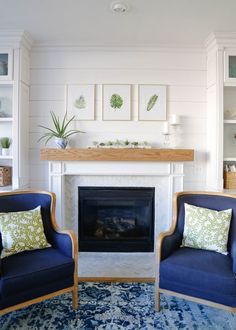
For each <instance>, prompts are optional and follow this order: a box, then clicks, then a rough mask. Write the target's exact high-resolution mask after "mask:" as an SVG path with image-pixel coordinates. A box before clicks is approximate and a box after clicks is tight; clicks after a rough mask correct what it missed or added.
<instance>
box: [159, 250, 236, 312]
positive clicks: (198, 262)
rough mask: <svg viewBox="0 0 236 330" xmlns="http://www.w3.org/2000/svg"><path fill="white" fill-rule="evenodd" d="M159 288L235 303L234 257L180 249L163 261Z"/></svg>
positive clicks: (223, 302) (222, 302)
mask: <svg viewBox="0 0 236 330" xmlns="http://www.w3.org/2000/svg"><path fill="white" fill-rule="evenodd" d="M160 288H162V289H166V290H170V291H175V292H179V293H182V294H186V295H189V296H194V297H198V298H201V299H206V300H211V301H214V302H216V303H220V304H225V305H228V306H236V281H235V275H234V274H233V272H232V259H231V258H230V256H226V255H223V254H220V253H216V252H213V251H206V250H200V249H192V248H179V249H177V250H176V251H175V252H174V253H173V254H172V255H170V256H169V257H168V258H167V259H164V260H163V261H161V263H160Z"/></svg>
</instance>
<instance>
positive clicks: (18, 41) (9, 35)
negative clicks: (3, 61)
mask: <svg viewBox="0 0 236 330" xmlns="http://www.w3.org/2000/svg"><path fill="white" fill-rule="evenodd" d="M32 45H33V38H32V37H31V35H30V34H29V33H28V32H26V31H23V30H3V29H0V46H1V47H15V48H19V47H20V46H23V47H26V48H27V49H28V50H30V49H31V47H32Z"/></svg>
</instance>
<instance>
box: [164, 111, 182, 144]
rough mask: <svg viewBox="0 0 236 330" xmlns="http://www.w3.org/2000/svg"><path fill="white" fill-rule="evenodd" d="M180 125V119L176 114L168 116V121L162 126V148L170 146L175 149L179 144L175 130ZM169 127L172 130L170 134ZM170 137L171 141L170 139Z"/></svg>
mask: <svg viewBox="0 0 236 330" xmlns="http://www.w3.org/2000/svg"><path fill="white" fill-rule="evenodd" d="M179 125H180V117H179V116H178V115H176V114H172V115H171V116H170V119H169V121H165V122H164V124H163V132H162V134H163V135H164V142H163V146H164V148H168V147H170V146H172V147H176V146H177V145H178V144H179V143H178V141H177V130H178V127H179ZM170 127H171V128H172V133H171V131H170ZM171 135H172V139H170V137H171Z"/></svg>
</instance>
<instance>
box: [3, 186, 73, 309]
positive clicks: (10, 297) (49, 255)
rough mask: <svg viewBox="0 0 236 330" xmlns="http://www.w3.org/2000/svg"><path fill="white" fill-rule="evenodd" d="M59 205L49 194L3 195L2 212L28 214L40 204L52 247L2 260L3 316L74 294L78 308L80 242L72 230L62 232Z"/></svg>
mask: <svg viewBox="0 0 236 330" xmlns="http://www.w3.org/2000/svg"><path fill="white" fill-rule="evenodd" d="M55 202H56V197H55V194H53V193H49V192H37V191H17V192H10V193H1V194H0V212H17V211H26V210H31V209H34V208H35V207H37V206H38V205H40V206H41V215H42V219H43V225H44V231H45V235H46V238H47V241H48V242H49V243H50V244H51V247H49V248H46V249H40V250H33V251H27V252H21V253H18V254H15V255H12V256H9V257H6V258H3V259H1V260H0V261H1V264H0V314H5V313H8V312H11V311H13V310H17V309H19V308H23V307H26V306H29V305H31V304H34V303H38V302H40V301H43V300H44V299H49V298H51V297H54V296H57V295H60V294H63V293H65V292H72V297H73V307H74V308H77V305H78V291H77V289H78V275H77V262H78V244H77V239H76V236H75V235H74V233H73V232H72V231H69V230H64V231H61V230H59V229H58V227H57V224H56V220H55ZM0 249H1V250H2V240H1V236H0Z"/></svg>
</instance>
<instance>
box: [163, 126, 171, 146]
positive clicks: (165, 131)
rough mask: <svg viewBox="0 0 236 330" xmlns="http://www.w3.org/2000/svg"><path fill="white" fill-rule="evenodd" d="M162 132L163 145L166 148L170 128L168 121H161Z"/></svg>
mask: <svg viewBox="0 0 236 330" xmlns="http://www.w3.org/2000/svg"><path fill="white" fill-rule="evenodd" d="M162 134H163V135H164V142H163V147H164V148H168V147H169V146H170V130H169V123H168V121H165V122H164V123H163V132H162Z"/></svg>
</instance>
